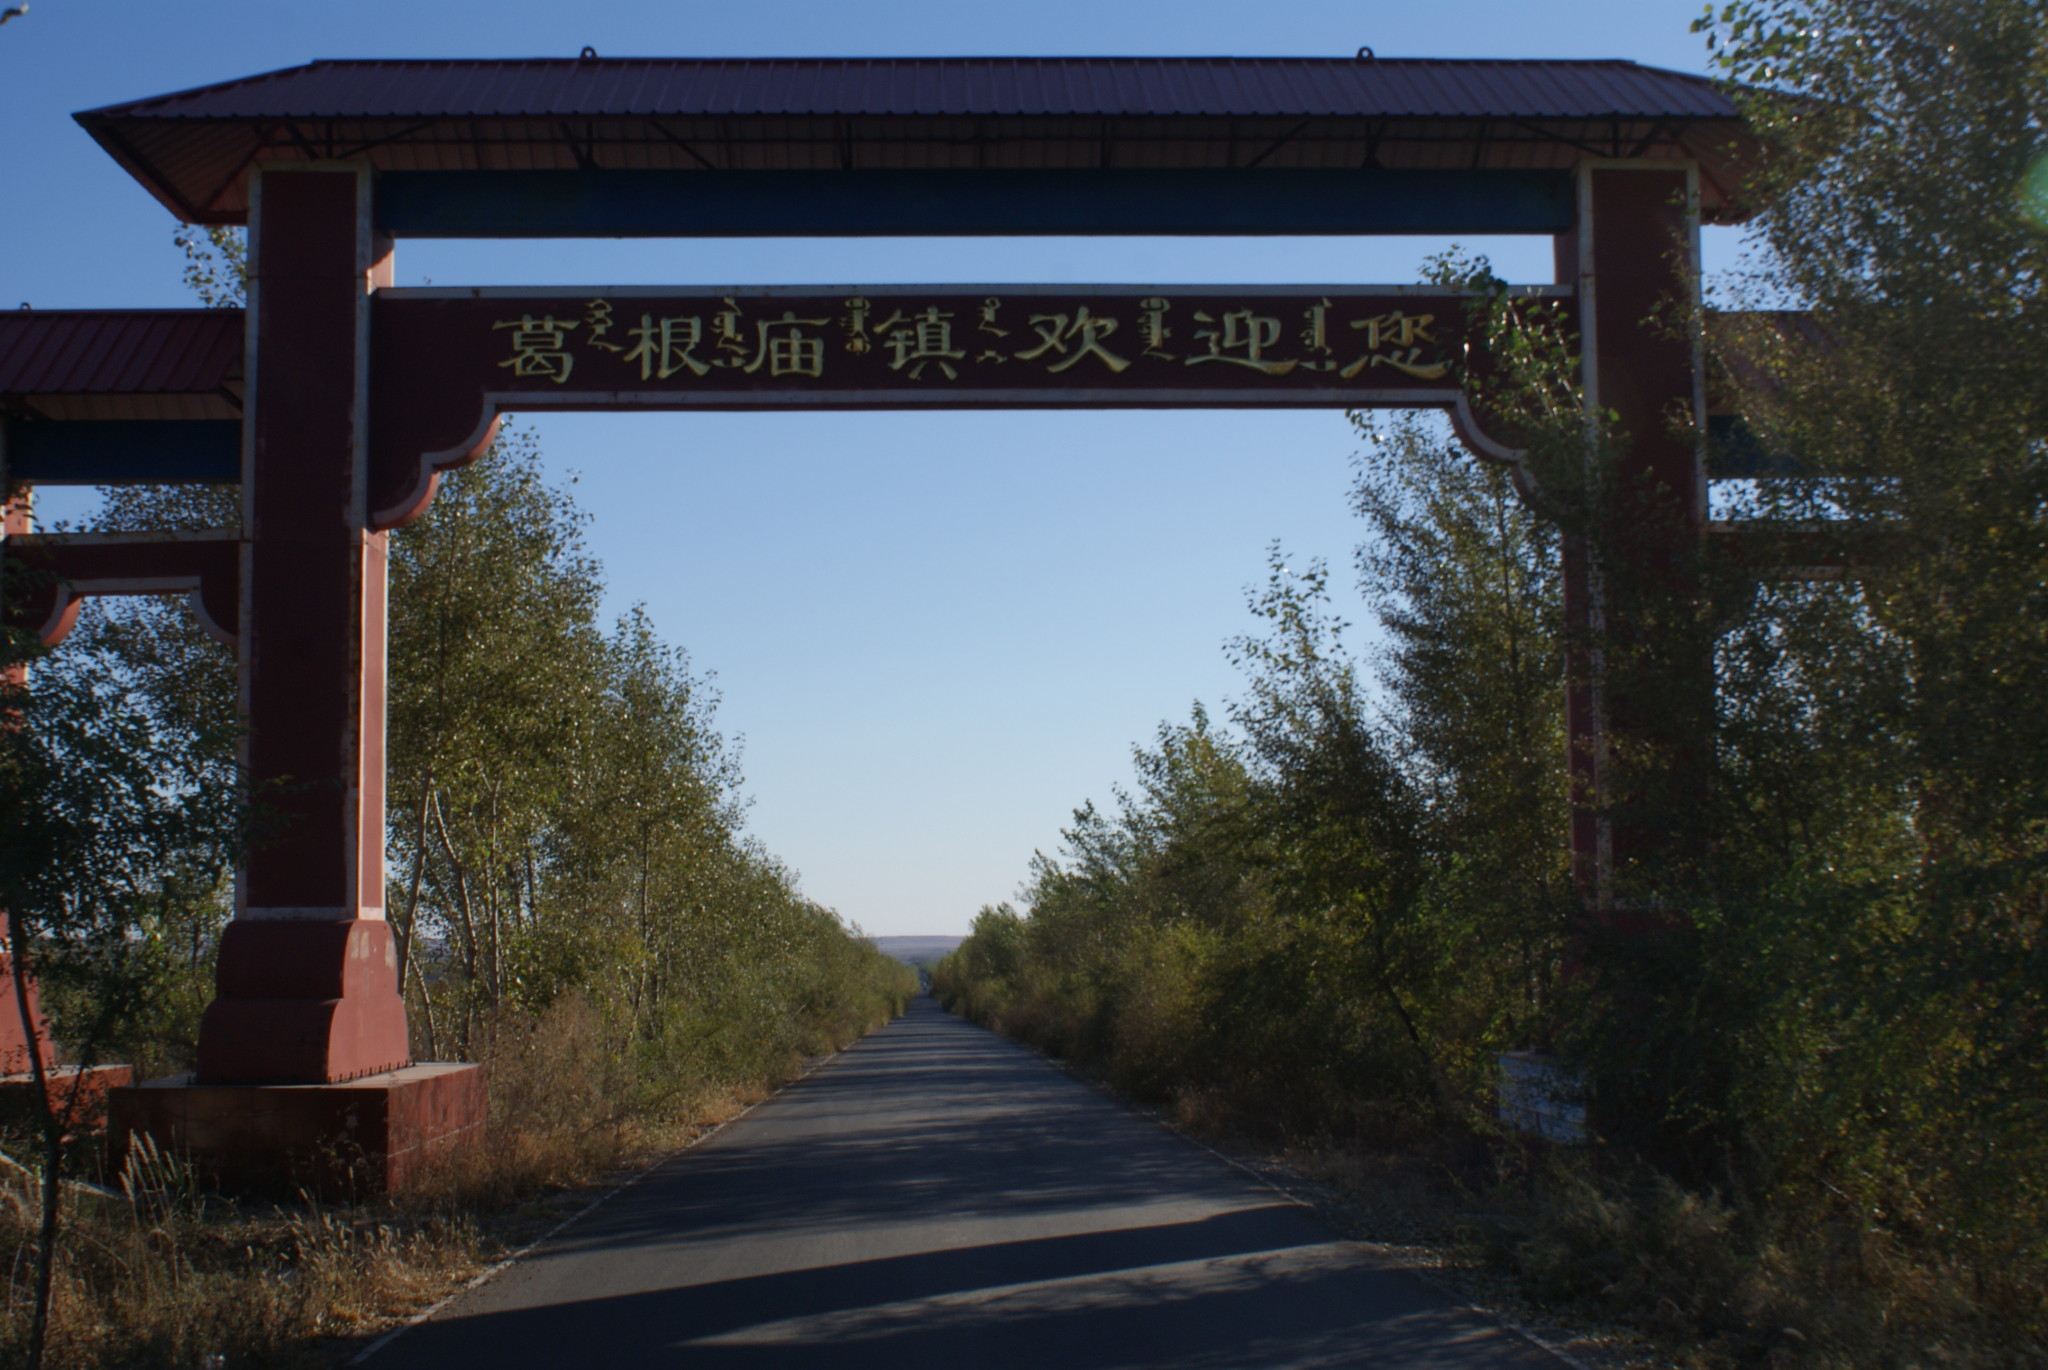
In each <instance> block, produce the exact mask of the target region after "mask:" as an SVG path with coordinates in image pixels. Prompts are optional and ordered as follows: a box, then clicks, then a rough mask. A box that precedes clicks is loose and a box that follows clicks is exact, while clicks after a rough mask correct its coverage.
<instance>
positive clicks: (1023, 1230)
mask: <svg viewBox="0 0 2048 1370" xmlns="http://www.w3.org/2000/svg"><path fill="white" fill-rule="evenodd" d="M368 1366H369V1370H408V1368H409V1367H418V1368H419V1370H427V1367H433V1368H434V1370H446V1368H447V1367H467V1366H483V1367H490V1370H526V1368H527V1367H535V1368H536V1370H538V1368H539V1367H546V1368H547V1370H563V1368H564V1367H604V1368H605V1370H640V1367H683V1366H688V1367H691V1370H769V1368H770V1367H778V1368H779V1367H804V1370H815V1368H818V1367H825V1368H829V1370H838V1368H839V1367H848V1368H849V1370H865V1368H866V1367H875V1368H876V1370H880V1368H881V1367H889V1370H922V1367H927V1366H930V1367H944V1370H998V1368H999V1367H1002V1368H1007V1367H1017V1368H1018V1370H1027V1368H1028V1370H1111V1367H1117V1368H1118V1370H1127V1368H1134V1367H1139V1366H1160V1367H1164V1366H1173V1367H1177V1368H1182V1370H1220V1368H1221V1367H1225V1366H1230V1367H1247V1370H1250V1368H1253V1367H1256V1370H1280V1368H1281V1367H1310V1366H1372V1367H1375V1368H1376V1370H1410V1368H1411V1367H1412V1368H1414V1370H1421V1368H1422V1367H1428V1368H1429V1370H1560V1365H1559V1362H1557V1361H1556V1360H1554V1359H1553V1358H1551V1357H1549V1356H1547V1355H1545V1354H1544V1353H1542V1352H1540V1351H1538V1350H1536V1349H1535V1348H1533V1347H1531V1346H1529V1345H1528V1344H1527V1343H1524V1342H1522V1341H1521V1340H1520V1339H1518V1338H1516V1337H1515V1336H1513V1335H1512V1334H1511V1333H1507V1332H1504V1331H1501V1330H1499V1329H1497V1328H1494V1327H1491V1326H1489V1325H1487V1324H1486V1323H1484V1322H1482V1321H1481V1320H1480V1319H1478V1318H1477V1317H1475V1316H1474V1315H1471V1314H1469V1313H1466V1312H1463V1311H1461V1310H1459V1309H1458V1308H1456V1307H1455V1306H1453V1305H1452V1304H1450V1303H1449V1302H1448V1301H1447V1300H1445V1299H1444V1298H1443V1297H1442V1296H1440V1295H1438V1294H1436V1293H1435V1292H1434V1291H1432V1290H1431V1289H1430V1288H1429V1287H1428V1286H1427V1285H1425V1284H1423V1283H1422V1282H1421V1281H1419V1280H1417V1279H1415V1278H1414V1277H1413V1276H1410V1275H1406V1274H1403V1273H1401V1272H1399V1271H1397V1270H1390V1269H1387V1268H1385V1261H1384V1258H1375V1257H1373V1256H1371V1255H1370V1254H1369V1253H1366V1252H1364V1251H1361V1250H1359V1249H1356V1248H1354V1247H1351V1246H1349V1245H1347V1244H1346V1243H1344V1242H1342V1241H1339V1240H1337V1239H1336V1238H1335V1237H1334V1236H1333V1235H1332V1234H1331V1233H1330V1232H1329V1231H1328V1230H1327V1229H1325V1228H1324V1227H1322V1226H1321V1225H1319V1224H1318V1223H1317V1222H1316V1221H1315V1220H1314V1219H1313V1218H1312V1217H1311V1216H1309V1214H1308V1213H1307V1212H1306V1211H1305V1210H1303V1209H1301V1208H1299V1207H1297V1206H1295V1205H1293V1204H1290V1203H1288V1202H1286V1201H1284V1200H1283V1199H1282V1198H1281V1197H1280V1196H1279V1195H1277V1194H1275V1193H1274V1192H1273V1191H1271V1190H1269V1189H1266V1188H1263V1187H1262V1186H1260V1185H1258V1184H1256V1183H1254V1182H1253V1181H1251V1180H1249V1179H1248V1178H1246V1177H1245V1176H1244V1175H1242V1174H1241V1173H1239V1172H1238V1171H1236V1170H1233V1169H1232V1168H1231V1167H1229V1166H1227V1165H1225V1164H1223V1163H1222V1162H1221V1161H1218V1160H1217V1159H1216V1158H1215V1157H1213V1156H1211V1155H1209V1154H1208V1153H1207V1152H1205V1151H1203V1150H1201V1149H1200V1148H1199V1147H1196V1146H1194V1145H1192V1144H1190V1143H1188V1142H1186V1141H1184V1140H1182V1139H1181V1138H1179V1137H1177V1136H1175V1135H1173V1134H1172V1133H1170V1132H1168V1131H1166V1130H1165V1129H1163V1128H1160V1127H1158V1126H1156V1125H1155V1124H1153V1123H1150V1122H1147V1121H1146V1120H1145V1119H1143V1118H1140V1117H1138V1116H1137V1115H1135V1114H1133V1113H1131V1112H1129V1111H1128V1110H1126V1109H1124V1108H1122V1107H1120V1106H1118V1105H1117V1104H1116V1103H1114V1102H1112V1101H1110V1100H1108V1099H1105V1098H1103V1097H1102V1096H1100V1095H1099V1094H1097V1093H1095V1092H1094V1091H1093V1090H1090V1089H1088V1088H1087V1087H1086V1086H1084V1085H1081V1084H1079V1083H1077V1082H1075V1081H1074V1080H1072V1079H1070V1078H1068V1077H1067V1076H1066V1075H1064V1074H1063V1073H1061V1072H1060V1071H1058V1070H1056V1069H1054V1068H1053V1067H1052V1066H1050V1065H1048V1064H1046V1063H1045V1062H1044V1061H1042V1060H1040V1059H1039V1058H1038V1057H1036V1056H1034V1055H1032V1054H1031V1053H1030V1052H1028V1051H1024V1050H1022V1049H1020V1048H1018V1047H1016V1046H1013V1045H1011V1044H1010V1043H1008V1042H1005V1041H1003V1040H1002V1039H1001V1038H999V1037H996V1036H994V1035H993V1034H991V1033H987V1032H984V1031H982V1030H981V1029H979V1028H976V1027H973V1026H970V1025H969V1024H967V1023H964V1022H962V1021H961V1020H959V1019H957V1018H954V1017H952V1016H951V1015H949V1014H947V1013H944V1012H942V1011H941V1010H940V1009H938V1008H937V1007H936V1006H935V1005H933V1004H932V1002H931V1001H930V1000H920V1001H918V1003H917V1004H916V1005H915V1006H914V1007H913V1008H912V1010H911V1012H910V1013H909V1014H908V1015H907V1016H906V1017H904V1018H902V1019H899V1020H898V1021H897V1022H896V1023H894V1024H893V1025H891V1026H890V1027H888V1028H886V1029H884V1030H883V1031H881V1032H879V1033H876V1034H875V1035H874V1036H872V1037H870V1038H868V1039H867V1040H866V1041H864V1042H862V1043H860V1044H859V1045H858V1046H856V1047H854V1048H853V1049H852V1050H851V1051H849V1052H847V1053H845V1054H844V1055H843V1056H840V1057H838V1058H837V1059H835V1060H833V1061H831V1062H830V1063H828V1064H827V1065H826V1066H825V1067H824V1068H823V1069H821V1070H819V1071H818V1072H817V1073H816V1074H814V1075H812V1076H811V1077H810V1078H809V1079H807V1080H805V1081H803V1082H802V1083H801V1084H798V1085H796V1086H794V1087H793V1088H791V1089H789V1090H787V1091H785V1092H784V1093H782V1094H781V1095H779V1096H777V1097H776V1098H774V1099H772V1100H770V1101H769V1102H768V1103H766V1104H764V1105H762V1106H761V1107H760V1108H758V1109H756V1110H755V1111H754V1112H753V1113H751V1114H749V1115H748V1116H747V1117H745V1118H743V1119H741V1120H740V1121H739V1122H737V1123H735V1124H734V1125H732V1126H731V1127H728V1128H727V1129H725V1130H724V1131H723V1132H721V1133H719V1134H717V1135H716V1136H714V1137H712V1138H711V1139H709V1140H708V1141H706V1142H704V1143H702V1144H701V1145H699V1146H697V1147H695V1148H694V1149H692V1150H690V1151H688V1152H685V1153H683V1154H682V1155H681V1156H679V1157H677V1158H676V1159H675V1160H673V1161H671V1162H669V1163H668V1164H666V1165H664V1166H663V1167H662V1168H661V1169H660V1170H659V1171H657V1172H656V1173H655V1174H653V1175H650V1176H649V1177H647V1178H646V1179H644V1180H642V1181H641V1182H640V1183H639V1184H637V1185H635V1186H633V1187H632V1188H630V1189H628V1190H627V1191H625V1193H623V1194H621V1195H619V1196H618V1197H616V1198H614V1199H613V1200H612V1201H611V1202H609V1203H607V1204H605V1205H603V1206H602V1207H600V1208H598V1209H597V1210H596V1211H595V1212H594V1213H591V1214H590V1215H588V1216H587V1217H585V1218H583V1219H581V1220H579V1221H577V1222H575V1223H573V1224H571V1225H570V1226H569V1227H568V1228H567V1229H565V1230H564V1231H563V1232H561V1233H559V1234H558V1235H557V1236H556V1237H555V1238H554V1239H553V1240H552V1241H551V1242H549V1243H548V1244H547V1245H545V1246H544V1247H543V1248H542V1249H541V1250H539V1251H537V1252H535V1253H534V1254H532V1255H531V1256H529V1257H528V1258H527V1259H525V1260H523V1261H520V1262H518V1263H517V1264H515V1265H513V1266H511V1267H509V1268H508V1269H506V1270H505V1271H503V1272H502V1273H500V1274H499V1275H498V1276H497V1277H496V1278H494V1279H492V1280H490V1281H488V1282H486V1283H485V1284H483V1285H481V1286H479V1287H478V1288H476V1289H474V1290H472V1291H470V1292H469V1293H468V1294H466V1295H464V1296H463V1297H461V1298H459V1299H457V1300H456V1301H454V1302H453V1303H452V1304H450V1305H449V1306H448V1307H447V1308H445V1309H443V1310H442V1311H441V1313H440V1314H439V1315H437V1316H436V1317H435V1318H433V1319H432V1320H430V1321H428V1322H426V1323H423V1324H421V1325H420V1326H419V1327H416V1328H414V1329H413V1330H411V1331H409V1332H407V1333H405V1334H404V1335H403V1336H401V1337H399V1338H398V1339H397V1340H395V1341H393V1342H391V1343H389V1344H388V1345H387V1346H386V1347H385V1348H384V1349H383V1350H381V1351H379V1352H378V1353H377V1354H376V1355H375V1356H374V1357H373V1358H372V1359H371V1360H370V1361H369V1362H368Z"/></svg>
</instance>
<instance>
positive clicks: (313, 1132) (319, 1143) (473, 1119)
mask: <svg viewBox="0 0 2048 1370" xmlns="http://www.w3.org/2000/svg"><path fill="white" fill-rule="evenodd" d="M112 1102H113V1110H112V1116H111V1119H110V1123H109V1127H108V1129H107V1156H108V1167H109V1170H110V1171H111V1172H112V1173H115V1174H118V1173H119V1172H120V1168H121V1164H122V1161H123V1159H124V1157H125V1155H126V1152H127V1149H128V1145H129V1140H130V1138H131V1137H132V1136H134V1135H136V1134H146V1135H148V1136H149V1137H151V1138H153V1139H154V1140H155V1142H156V1144H157V1145H158V1146H159V1147H161V1148H163V1149H164V1150H165V1151H168V1152H170V1153H172V1154H174V1155H178V1156H183V1157H186V1158H188V1159H189V1160H190V1161H191V1162H192V1163H193V1165H194V1166H195V1167H196V1168H197V1169H198V1170H199V1172H200V1174H201V1175H202V1176H204V1177H205V1178H206V1179H207V1180H208V1181H210V1182H211V1183H214V1184H217V1185H219V1186H220V1187H221V1188H223V1189H230V1190H235V1191H241V1192H252V1191H254V1192H270V1193H284V1194H290V1193H292V1192H294V1191H296V1190H298V1189H300V1188H307V1189H311V1190H312V1191H314V1192H315V1193H318V1194H323V1195H368V1194H388V1193H391V1192H393V1191H395V1190H399V1189H403V1188H405V1187H406V1185H407V1184H408V1183H409V1182H410V1181H411V1180H412V1179H414V1178H415V1177H416V1176H417V1175H418V1174H419V1173H420V1171H421V1169H422V1167H423V1166H425V1165H426V1164H427V1163H428V1162H430V1161H434V1160H437V1159H439V1158H441V1157H443V1156H447V1155H451V1154H453V1153H455V1152H458V1151H460V1150H462V1149H464V1148H466V1147H470V1146H474V1145H475V1144H476V1143H478V1142H480V1141H482V1140H483V1135H484V1109H485V1102H486V1095H485V1091H484V1071H483V1067H482V1066H474V1065H419V1066H407V1067H405V1068H404V1069H403V1070H392V1071H386V1072H385V1073H383V1074H381V1075H368V1076H364V1077H363V1078H362V1079H359V1080H350V1081H348V1082H347V1083H345V1084H332V1085H201V1084H193V1083H191V1077H189V1076H182V1075H180V1076H173V1077H171V1078H169V1079H163V1080H151V1081H149V1082H148V1083H146V1084H142V1085H137V1086H135V1087H133V1088H131V1089H119V1090H115V1091H114V1094H113V1100H112Z"/></svg>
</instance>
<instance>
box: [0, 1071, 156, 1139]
mask: <svg viewBox="0 0 2048 1370" xmlns="http://www.w3.org/2000/svg"><path fill="white" fill-rule="evenodd" d="M44 1080H45V1083H46V1085H47V1087H48V1089H49V1099H50V1102H51V1104H52V1105H54V1106H55V1108H56V1112H57V1117H58V1118H59V1119H61V1120H62V1122H63V1125H64V1130H65V1131H66V1132H98V1131H99V1130H100V1129H101V1128H103V1127H105V1126H106V1123H107V1096H108V1094H110V1093H111V1092H112V1091H114V1090H117V1089H125V1088H127V1087H128V1086H130V1085H132V1084H134V1083H135V1071H134V1069H133V1068H132V1067H129V1066H88V1067H85V1068H83V1069H81V1068H79V1067H78V1066H57V1067H55V1068H54V1069H52V1070H51V1071H49V1072H48V1073H47V1074H46V1075H45V1077H44ZM41 1126H42V1119H41V1117H40V1113H39V1110H38V1109H37V1108H36V1077H35V1076H34V1075H33V1074H31V1073H30V1072H28V1071H20V1072H18V1073H16V1074H12V1075H0V1128H5V1129H7V1130H9V1131H17V1130H18V1131H31V1130H34V1129H36V1128H39V1127H41Z"/></svg>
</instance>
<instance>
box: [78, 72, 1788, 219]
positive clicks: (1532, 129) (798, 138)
mask: <svg viewBox="0 0 2048 1370" xmlns="http://www.w3.org/2000/svg"><path fill="white" fill-rule="evenodd" d="M77 117H78V120H79V122H80V123H81V124H83V125H84V126H85V128H86V129H87V130H89V131H90V132H91V133H92V135H93V136H94V137H95V138H96V139H98V140H99V142H100V144H101V145H102V146H103V147H105V148H106V149H107V151H109V152H110V153H112V154H113V155H114V156H115V157H116V158H117V159H118V160H119V161H120V162H121V163H122V165H124V166H125V167H127V168H128V170H129V171H130V172H131V173H132V174H133V175H135V177H136V178H137V179H138V180H140V181H142V182H143V184H144V185H146V186H148V187H149V189H150V190H151V192H152V193H153V194H155V195H156V196H157V197H158V198H159V199H161V200H162V201H163V202H164V203H165V204H166V205H168V206H169V207H170V208H171V209H172V211H173V212H174V213H176V214H178V215H180V216H181V217H183V218H185V219H188V220H191V221H195V222H201V223H240V222H242V221H243V219H244V218H245V217H246V213H247V194H246V182H247V171H248V168H249V167H250V166H251V165H252V164H254V163H256V162H259V161H263V160H268V159H289V160H302V159H305V158H309V157H313V158H342V159H351V158H359V159H362V160H365V161H368V162H370V163H371V164H372V165H374V166H377V167H379V168H382V169H386V170H394V171H434V172H462V171H474V170H490V171H548V170H580V169H590V168H605V169H638V170H673V171H686V172H693V173H694V172H705V171H728V170H771V169H772V170H821V171H822V170H833V171H843V170H857V169H864V168H870V167H911V168H943V169H962V170H973V169H983V168H1035V167H1046V168H1069V167H1111V168H1124V167H1245V166H1251V165H1256V166H1265V167H1321V168H1339V167H1357V166H1375V167H1385V168H1390V169H1398V168H1403V167H1464V168H1480V169H1487V168H1499V169H1537V168H1546V167H1569V166H1571V165H1572V164H1573V163H1574V162H1576V161H1577V160H1579V159H1580V158H1581V157H1583V156H1588V155H1590V156H1604V157H1630V156H1632V157H1644V156H1661V157H1689V158H1696V159H1698V160H1699V161H1700V162H1701V165H1702V166H1703V168H1704V169H1705V170H1706V173H1707V188H1706V190H1707V193H1706V200H1707V207H1708V211H1709V213H1710V214H1718V215H1721V216H1723V217H1726V216H1728V215H1730V214H1732V213H1734V212H1735V211H1734V210H1733V203H1734V191H1733V187H1734V185H1735V183H1736V182H1737V181H1738V180H1739V179H1740V175H1741V163H1742V159H1743V158H1744V157H1746V156H1747V154H1746V153H1742V152H1738V151H1736V150H1735V149H1736V148H1737V146H1738V144H1740V143H1741V142H1742V140H1743V125H1742V121H1741V118H1740V115H1739V113H1738V111H1737V109H1736V107H1735V105H1734V103H1733V102H1732V101H1731V100H1730V99H1729V97H1728V95H1727V94H1726V93H1725V92H1724V91H1723V90H1722V89H1720V88H1719V87H1718V86H1717V85H1716V84H1715V83H1713V82H1712V81H1709V80H1707V79H1705V78H1703V77H1698V76H1692V75H1687V74H1685V73H1683V72H1674V71H1665V70H1660V69H1658V68H1655V67H1645V66H1639V65H1637V64H1636V63H1634V62H1626V61H1473V60H1438V59H1421V58H1386V59H1381V60H1378V61H1370V60H1368V61H1352V60H1348V59H1331V58H1281V57H1252V58H1237V57H1214V58H1194V57H1177V58H1169V57H1126V58H1090V57H1070V58H1024V57H990V58H845V59H761V60H742V59H697V58H604V59H588V60H578V59H561V60H555V59H534V60H525V61H491V60H479V61H427V60H418V61H324V62H313V63H310V64H308V65H306V66H303V67H293V68H290V69H288V70H284V71H277V72H271V73H268V74H265V75H261V76H252V77H248V78H245V79H242V80H238V81H229V82H225V83H223V84H220V85H213V86H204V87H200V88H198V89H195V90H187V91H180V92H177V93H175V94H170V95H162V96H157V97H154V98H152V99H148V100H138V101H133V102H130V103H127V104H121V105H110V106H107V107H106V108H103V109H97V110H90V111H87V112H85V113H83V114H80V115H78V116H77Z"/></svg>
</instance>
